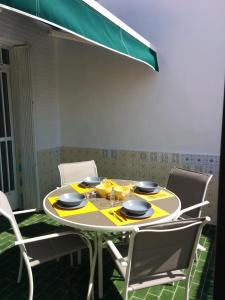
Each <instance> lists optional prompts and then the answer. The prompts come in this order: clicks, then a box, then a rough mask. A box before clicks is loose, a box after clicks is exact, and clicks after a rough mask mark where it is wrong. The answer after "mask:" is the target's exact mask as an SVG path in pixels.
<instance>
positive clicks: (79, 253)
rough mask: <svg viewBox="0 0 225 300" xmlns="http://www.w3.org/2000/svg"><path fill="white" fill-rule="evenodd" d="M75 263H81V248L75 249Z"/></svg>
mask: <svg viewBox="0 0 225 300" xmlns="http://www.w3.org/2000/svg"><path fill="white" fill-rule="evenodd" d="M77 263H78V265H80V264H81V250H78V251H77Z"/></svg>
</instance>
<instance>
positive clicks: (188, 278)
mask: <svg viewBox="0 0 225 300" xmlns="http://www.w3.org/2000/svg"><path fill="white" fill-rule="evenodd" d="M190 277H191V274H188V275H187V278H186V283H185V300H189V290H190Z"/></svg>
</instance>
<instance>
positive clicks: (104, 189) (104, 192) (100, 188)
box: [95, 183, 112, 198]
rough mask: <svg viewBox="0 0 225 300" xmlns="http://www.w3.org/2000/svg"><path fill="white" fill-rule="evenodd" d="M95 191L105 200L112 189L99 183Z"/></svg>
mask: <svg viewBox="0 0 225 300" xmlns="http://www.w3.org/2000/svg"><path fill="white" fill-rule="evenodd" d="M95 190H96V192H97V194H99V196H100V197H102V198H107V196H108V195H109V194H110V192H111V191H112V187H106V186H105V184H103V183H101V184H98V185H96V187H95Z"/></svg>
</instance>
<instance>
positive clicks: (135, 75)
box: [58, 0, 225, 154]
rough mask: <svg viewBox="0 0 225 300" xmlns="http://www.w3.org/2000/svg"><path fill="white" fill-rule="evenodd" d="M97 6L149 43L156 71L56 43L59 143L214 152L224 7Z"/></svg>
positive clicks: (117, 2) (148, 1)
mask: <svg viewBox="0 0 225 300" xmlns="http://www.w3.org/2000/svg"><path fill="white" fill-rule="evenodd" d="M99 2H100V3H102V4H104V5H105V6H106V7H108V8H109V9H110V10H111V11H112V12H114V13H115V14H116V15H117V16H118V17H120V18H122V19H123V20H124V21H125V22H126V23H128V24H129V25H130V26H131V27H133V28H134V29H136V30H137V31H138V32H139V33H141V34H142V35H143V36H144V37H146V38H147V39H149V40H150V41H151V42H152V43H153V44H155V45H156V46H157V48H158V57H159V66H160V72H159V73H154V72H153V71H151V70H150V69H148V68H147V67H146V66H144V65H142V64H140V63H138V62H135V61H130V60H129V59H127V58H124V57H120V56H117V55H112V54H111V53H110V52H107V51H106V50H104V49H99V48H96V47H87V46H85V45H79V44H76V43H73V42H65V43H64V42H62V43H60V46H59V59H60V58H61V59H60V61H59V70H60V72H59V78H58V79H59V83H58V86H59V87H60V89H59V99H60V113H61V138H62V145H64V146H78V147H96V148H117V149H130V150H148V151H163V152H164V151H165V152H185V153H202V154H219V150H220V134H221V118H222V102H223V97H222V96H223V85H224V53H225V32H224V31H225V2H224V1H223V0H218V1H209V0H206V1H203V0H200V1H197V2H196V1H194V0H190V1H178V0H172V1H168V2H166V1H163V0H159V1H153V0H142V1H135V0H123V1H121V0H114V1H111V0H102V1H99Z"/></svg>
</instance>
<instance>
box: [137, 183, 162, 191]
mask: <svg viewBox="0 0 225 300" xmlns="http://www.w3.org/2000/svg"><path fill="white" fill-rule="evenodd" d="M158 186H159V185H158V183H155V182H153V181H139V182H136V184H135V187H136V188H138V189H139V190H140V191H143V192H153V191H154V190H155V189H156V188H157V187H158Z"/></svg>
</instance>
